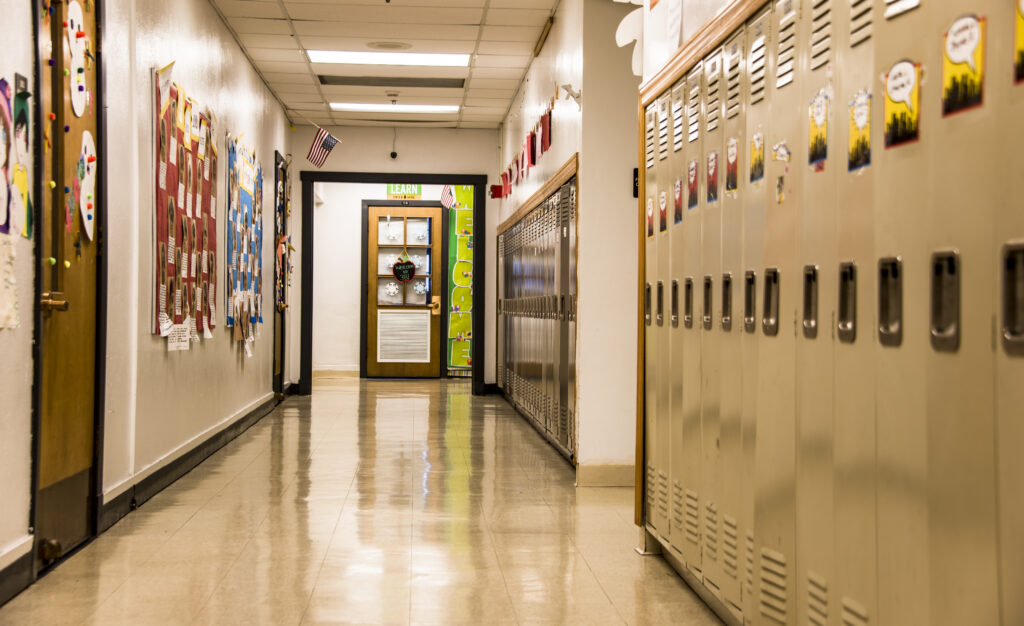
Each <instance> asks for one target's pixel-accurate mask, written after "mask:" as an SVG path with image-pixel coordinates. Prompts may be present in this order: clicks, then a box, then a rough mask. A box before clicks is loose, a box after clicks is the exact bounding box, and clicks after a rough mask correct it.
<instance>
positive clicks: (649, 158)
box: [644, 108, 656, 169]
mask: <svg viewBox="0 0 1024 626" xmlns="http://www.w3.org/2000/svg"><path fill="white" fill-rule="evenodd" d="M654 115H655V114H654V109H653V108H652V109H650V110H648V111H647V122H646V124H647V125H646V132H645V138H644V159H645V161H646V164H647V168H648V169H650V168H652V167H654V130H655V126H656V123H655V121H654Z"/></svg>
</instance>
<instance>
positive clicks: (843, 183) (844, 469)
mask: <svg viewBox="0 0 1024 626" xmlns="http://www.w3.org/2000/svg"><path fill="white" fill-rule="evenodd" d="M876 11H877V13H876ZM881 11H882V9H881V8H878V9H876V7H875V6H874V0H857V1H854V2H850V3H849V4H848V5H842V6H840V5H836V7H835V8H834V34H835V46H834V52H835V59H836V64H837V65H838V66H839V67H841V68H842V71H841V72H840V73H839V74H838V79H837V81H836V98H835V100H834V102H833V105H834V108H833V115H832V118H831V119H832V120H833V121H834V126H833V128H835V133H834V134H833V135H832V137H833V142H832V143H831V144H830V161H831V163H830V165H832V166H833V168H834V171H835V177H836V212H837V213H836V224H837V232H838V240H837V247H836V250H837V252H838V258H839V259H842V260H844V261H850V262H853V263H854V264H855V267H856V275H855V278H856V281H857V282H856V291H855V295H856V298H855V302H854V303H852V309H847V311H852V313H853V321H854V323H855V324H856V326H855V334H854V337H853V338H852V339H853V340H852V341H839V342H837V343H836V344H835V347H834V350H835V354H834V364H835V365H834V369H833V377H834V378H833V379H834V425H833V437H832V442H833V460H834V461H833V462H834V478H833V484H834V490H835V492H834V498H835V505H834V510H835V516H834V518H833V522H832V523H833V527H834V531H833V533H834V541H835V569H834V572H835V573H834V575H833V577H832V580H831V584H830V586H829V589H830V594H829V600H830V613H831V614H832V615H837V614H838V615H839V617H841V618H842V619H845V620H847V621H848V622H850V623H852V624H860V623H876V622H877V620H878V609H877V602H876V599H875V598H876V595H877V594H876V578H875V573H876V562H877V558H876V548H875V546H876V540H875V480H876V472H875V420H874V416H875V374H874V355H875V349H876V348H875V346H876V341H877V336H878V333H877V323H876V320H877V315H876V311H877V306H878V305H877V301H878V291H877V284H878V281H877V280H876V277H877V275H878V273H879V267H878V262H877V258H876V256H875V251H874V237H875V233H874V224H873V211H872V204H873V201H874V175H875V169H876V167H875V166H874V165H873V164H871V162H870V158H871V156H872V153H871V152H869V151H868V150H870V148H878V149H879V150H880V149H881V148H879V147H878V146H877V144H876V145H875V146H871V145H870V143H866V142H864V141H862V139H863V138H864V136H865V135H867V137H868V138H869V139H870V138H871V133H872V129H873V126H872V122H876V121H877V118H872V113H873V110H872V100H873V99H874V97H873V95H872V94H873V93H875V94H877V92H878V88H877V81H876V79H875V77H874V76H873V74H872V72H873V69H874V40H873V38H872V32H873V25H874V21H875V16H876V14H877V15H880V14H881ZM875 127H877V124H875ZM878 136H879V134H878V133H877V132H875V133H874V137H875V138H877V137H878ZM833 619H835V618H833Z"/></svg>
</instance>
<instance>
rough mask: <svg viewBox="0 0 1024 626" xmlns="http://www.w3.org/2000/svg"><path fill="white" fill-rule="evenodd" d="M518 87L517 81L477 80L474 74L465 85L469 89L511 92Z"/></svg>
mask: <svg viewBox="0 0 1024 626" xmlns="http://www.w3.org/2000/svg"><path fill="white" fill-rule="evenodd" d="M518 86H519V81H518V80H509V79H493V78H477V77H476V75H475V74H474V75H473V78H472V79H471V80H470V81H469V85H467V87H468V88H470V89H511V90H513V91H515V88H516V87H518Z"/></svg>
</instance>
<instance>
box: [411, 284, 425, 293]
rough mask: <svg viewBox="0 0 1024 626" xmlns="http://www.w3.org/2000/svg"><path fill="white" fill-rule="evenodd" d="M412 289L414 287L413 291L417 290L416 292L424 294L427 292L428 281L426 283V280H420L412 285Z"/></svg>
mask: <svg viewBox="0 0 1024 626" xmlns="http://www.w3.org/2000/svg"><path fill="white" fill-rule="evenodd" d="M412 289H413V291H415V292H416V293H417V294H418V295H421V296H422V295H423V294H425V293H427V283H424V282H418V283H416V284H415V285H413V286H412Z"/></svg>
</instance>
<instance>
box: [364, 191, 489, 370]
mask: <svg viewBox="0 0 1024 626" xmlns="http://www.w3.org/2000/svg"><path fill="white" fill-rule="evenodd" d="M372 206H393V207H441V233H442V234H441V262H440V265H441V275H442V276H443V277H444V280H442V281H441V334H442V337H441V338H440V340H439V342H438V346H437V349H438V350H441V356H440V358H441V369H440V372H441V373H440V376H439V377H440V378H447V374H446V372H447V371H448V289H449V287H448V279H449V278H450V277H449V276H448V270H449V268H448V211H447V209H445V208H444V205H443V204H441V203H440V202H439V201H437V200H363V208H362V211H363V214H362V218H361V223H362V225H363V226H362V228H363V234H362V244H361V247H360V249H361V250H362V255H361V256H362V258H361V259H360V264H359V268H360V272H361V273H362V278H361V279H360V281H359V377H360V378H367V375H366V355H367V350H366V328H367V325H366V323H367V319H366V305H367V304H368V302H367V296H368V294H369V290H370V276H369V271H370V267H369V258H368V256H369V251H370V207H372ZM473 231H474V232H476V222H473ZM474 245H475V242H474ZM430 274H431V276H432V277H436V276H437V274H436V273H435V271H434V268H433V267H431V269H430ZM432 280H433V279H432ZM473 310H474V311H476V307H475V306H474V307H473ZM442 347H443V348H444V349H442ZM473 369H474V371H476V368H473Z"/></svg>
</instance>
